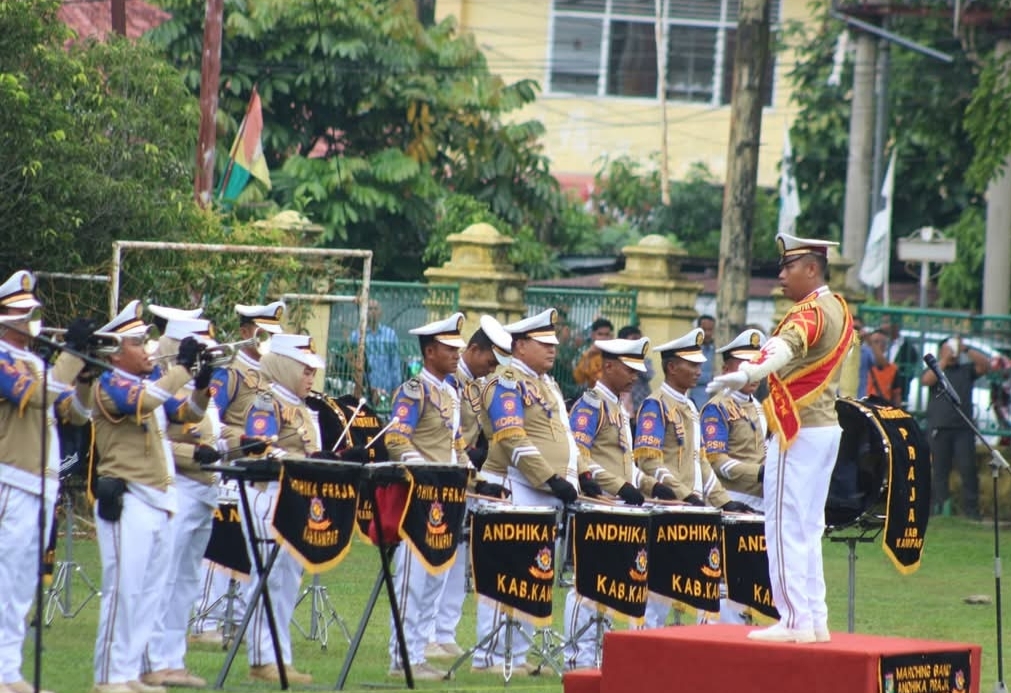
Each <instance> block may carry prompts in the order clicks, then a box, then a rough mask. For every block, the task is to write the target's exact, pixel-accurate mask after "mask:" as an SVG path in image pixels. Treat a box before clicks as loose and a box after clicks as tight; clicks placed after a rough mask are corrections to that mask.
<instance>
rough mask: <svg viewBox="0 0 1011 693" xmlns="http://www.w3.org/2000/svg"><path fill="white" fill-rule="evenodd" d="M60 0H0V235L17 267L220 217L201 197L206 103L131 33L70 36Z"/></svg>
mask: <svg viewBox="0 0 1011 693" xmlns="http://www.w3.org/2000/svg"><path fill="white" fill-rule="evenodd" d="M59 6H60V3H59V2H58V0H16V1H15V0H11V1H2V2H0V35H2V36H4V42H3V43H2V47H0V245H2V247H3V248H4V261H5V264H6V265H7V266H8V267H18V266H22V267H24V266H27V267H32V268H34V269H48V270H60V271H68V270H71V269H74V270H80V269H82V268H85V267H89V268H94V267H97V266H98V265H99V264H101V263H105V262H108V259H109V257H110V255H109V248H110V243H111V241H112V240H115V239H134V240H147V239H163V240H172V239H178V238H184V237H185V236H186V235H187V234H188V233H191V232H193V231H194V230H197V229H201V228H204V227H206V226H207V225H208V224H214V223H216V222H215V221H214V220H213V219H211V218H209V217H208V216H206V215H205V214H203V213H202V212H201V211H200V210H199V209H198V208H197V207H196V206H195V205H194V204H193V203H192V202H191V199H192V177H191V176H192V173H191V169H192V151H193V136H192V134H193V132H194V131H195V128H196V115H197V104H196V102H195V100H194V99H193V98H192V96H191V95H190V94H189V92H188V91H187V90H186V89H185V87H184V86H183V84H182V81H181V79H180V76H179V74H178V73H177V72H176V71H175V70H174V69H173V68H171V67H170V66H168V65H167V64H165V62H164V61H163V60H161V59H160V58H159V57H158V56H157V55H156V54H155V53H154V51H152V50H151V49H150V48H148V47H144V46H137V45H133V44H131V43H129V42H127V41H111V42H109V43H107V44H94V43H80V44H73V45H72V46H70V47H69V48H68V47H66V46H65V42H66V41H67V39H68V38H70V36H69V32H68V30H67V29H66V27H65V26H64V25H63V24H62V23H61V22H60V21H59V20H58V19H57V17H56V12H57V10H58V8H59Z"/></svg>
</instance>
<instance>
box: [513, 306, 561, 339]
mask: <svg viewBox="0 0 1011 693" xmlns="http://www.w3.org/2000/svg"><path fill="white" fill-rule="evenodd" d="M556 322H558V311H557V310H555V309H554V308H548V309H547V310H545V311H543V312H541V313H538V314H537V315H533V316H531V317H529V318H523V319H522V320H518V321H517V322H511V323H509V324H508V325H506V326H505V331H506V332H508V333H509V334H511V335H512V336H513V337H519V338H524V337H525V338H527V339H532V340H534V341H535V342H541V343H543V344H558V335H557V334H556V333H555V323H556Z"/></svg>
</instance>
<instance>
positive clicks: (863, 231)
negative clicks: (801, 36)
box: [842, 32, 888, 291]
mask: <svg viewBox="0 0 1011 693" xmlns="http://www.w3.org/2000/svg"><path fill="white" fill-rule="evenodd" d="M855 33H856V35H855V36H854V37H853V42H854V44H855V45H856V57H855V60H854V64H853V101H852V103H851V105H850V149H849V159H848V162H847V165H846V197H845V202H844V205H843V238H842V255H843V257H844V258H846V259H847V260H850V261H852V263H853V264H852V265H850V268H849V270H848V271H847V272H846V288H847V289H850V290H852V291H859V290H860V289H861V288H862V287H861V285H860V262H861V260H863V257H864V246H866V245H867V230H868V228H869V227H870V220H871V210H870V207H871V205H870V201H871V196H872V195H874V196H875V199H876V198H877V195H878V193H879V192H880V191H873V190H871V152H872V147H873V143H874V68H875V64H876V62H877V43H876V39H875V38H874V37H873V36H871V35H870V34H867V33H864V32H855ZM879 187H880V186H879ZM885 281H886V282H887V281H888V279H887V277H886V278H885Z"/></svg>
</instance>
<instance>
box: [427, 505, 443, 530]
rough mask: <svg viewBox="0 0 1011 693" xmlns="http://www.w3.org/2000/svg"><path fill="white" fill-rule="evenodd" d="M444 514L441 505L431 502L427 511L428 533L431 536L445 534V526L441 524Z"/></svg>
mask: <svg viewBox="0 0 1011 693" xmlns="http://www.w3.org/2000/svg"><path fill="white" fill-rule="evenodd" d="M444 519H445V513H444V512H443V510H442V503H440V502H439V501H432V505H431V507H430V508H429V509H428V531H429V532H431V533H432V534H445V532H446V525H445V524H444V523H443V520H444Z"/></svg>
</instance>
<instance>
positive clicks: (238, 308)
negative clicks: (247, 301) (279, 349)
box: [235, 301, 285, 334]
mask: <svg viewBox="0 0 1011 693" xmlns="http://www.w3.org/2000/svg"><path fill="white" fill-rule="evenodd" d="M284 310H285V305H284V301H274V302H273V303H268V304H267V305H265V306H247V305H243V304H241V303H237V304H235V312H236V313H238V314H239V317H241V318H244V319H246V320H252V321H253V322H254V323H256V326H257V327H260V328H262V329H264V330H266V331H267V332H269V333H271V334H280V333H281V332H282V331H283V330H282V329H281V318H283V317H284ZM244 321H245V320H242V321H241V322H244Z"/></svg>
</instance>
